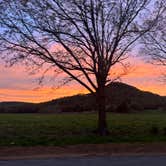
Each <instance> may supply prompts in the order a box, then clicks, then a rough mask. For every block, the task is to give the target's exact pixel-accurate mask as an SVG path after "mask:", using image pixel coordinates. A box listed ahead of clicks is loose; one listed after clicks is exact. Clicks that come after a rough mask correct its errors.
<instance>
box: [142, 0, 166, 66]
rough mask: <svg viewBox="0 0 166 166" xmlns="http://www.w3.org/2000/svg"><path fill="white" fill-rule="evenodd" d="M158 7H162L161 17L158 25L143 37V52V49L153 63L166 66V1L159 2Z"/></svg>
mask: <svg viewBox="0 0 166 166" xmlns="http://www.w3.org/2000/svg"><path fill="white" fill-rule="evenodd" d="M156 8H160V11H161V14H160V17H158V21H157V22H156V26H154V27H153V28H152V29H151V30H150V31H149V32H148V33H146V35H144V36H143V37H142V39H143V40H142V44H143V49H141V52H142V51H143V53H144V55H145V56H146V57H147V56H148V60H149V61H150V62H152V63H153V64H157V65H164V66H166V1H165V0H163V1H162V2H161V3H157V4H156Z"/></svg>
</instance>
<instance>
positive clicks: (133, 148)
mask: <svg viewBox="0 0 166 166" xmlns="http://www.w3.org/2000/svg"><path fill="white" fill-rule="evenodd" d="M133 155H134V156H144V155H166V143H120V144H117V143H110V144H82V145H70V146H64V147H54V146H47V147H46V146H35V147H0V160H12V159H14V160H15V159H39V158H61V157H85V156H133Z"/></svg>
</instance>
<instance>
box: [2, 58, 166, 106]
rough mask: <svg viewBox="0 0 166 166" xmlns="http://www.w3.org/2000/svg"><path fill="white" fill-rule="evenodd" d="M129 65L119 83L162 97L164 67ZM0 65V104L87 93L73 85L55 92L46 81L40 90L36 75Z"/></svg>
mask: <svg viewBox="0 0 166 166" xmlns="http://www.w3.org/2000/svg"><path fill="white" fill-rule="evenodd" d="M130 62H131V66H132V71H131V72H129V73H128V74H127V75H126V76H124V77H123V78H122V82H124V83H127V84H130V85H133V86H135V87H137V88H139V89H141V90H145V91H151V92H153V93H158V94H160V95H163V96H166V85H165V84H164V83H163V82H162V81H161V78H160V77H161V75H162V73H163V72H164V68H162V67H159V66H154V65H152V64H148V63H145V62H144V61H143V60H140V59H138V58H133V59H131V60H130ZM0 64H1V65H0V101H25V102H35V103H36V102H42V101H48V100H51V99H55V98H59V97H64V96H70V95H74V94H78V93H79V94H80V93H87V91H86V90H85V89H83V88H82V87H81V86H79V85H78V84H77V83H75V82H73V83H71V84H70V85H65V86H64V87H61V88H58V89H56V88H52V86H53V82H50V83H49V82H48V83H46V84H45V85H43V86H41V87H40V86H39V85H38V83H37V81H36V80H37V78H38V77H39V76H40V73H38V74H37V75H29V74H28V73H27V72H26V69H25V67H24V66H21V65H17V66H14V67H12V68H6V67H5V65H4V64H3V63H2V62H1V63H0ZM57 79H58V78H57ZM55 87H56V86H55Z"/></svg>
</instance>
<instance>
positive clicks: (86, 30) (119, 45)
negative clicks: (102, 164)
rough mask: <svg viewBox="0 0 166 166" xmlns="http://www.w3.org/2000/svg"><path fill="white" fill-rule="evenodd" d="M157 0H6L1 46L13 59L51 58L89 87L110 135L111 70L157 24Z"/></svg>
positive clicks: (40, 61) (0, 18) (0, 17)
mask: <svg viewBox="0 0 166 166" xmlns="http://www.w3.org/2000/svg"><path fill="white" fill-rule="evenodd" d="M151 2H152V0H27V1H18V0H2V1H1V2H0V8H1V11H0V25H1V30H0V41H1V51H3V55H4V56H5V58H7V60H9V62H10V63H11V64H15V63H17V62H20V63H25V64H26V65H27V64H28V65H31V66H34V65H36V66H38V67H39V68H40V67H42V66H44V65H45V64H46V65H47V66H48V67H50V68H53V69H54V70H55V72H59V71H62V72H64V73H66V74H67V75H68V76H69V79H68V81H71V80H75V81H77V82H78V83H79V84H81V85H82V86H83V87H85V88H86V89H88V90H89V91H90V92H91V93H92V94H94V96H95V97H96V99H97V104H98V113H99V116H98V117H99V118H98V132H99V134H100V135H106V134H107V132H108V130H107V123H106V111H105V86H106V85H107V84H109V83H110V82H112V81H113V80H114V79H113V78H112V77H111V76H112V75H111V74H110V73H111V72H110V71H112V67H113V66H114V65H116V64H118V63H120V64H123V60H125V59H126V58H127V54H128V52H129V51H130V50H131V48H132V46H133V44H134V43H135V42H136V41H137V40H138V39H140V38H141V37H142V36H143V35H145V34H146V33H147V32H148V31H150V30H151V29H152V27H153V26H154V25H155V23H156V21H157V18H158V15H159V14H160V11H158V12H153V9H154V8H153V6H152V5H150V3H151ZM154 10H155V9H154ZM156 10H157V9H156ZM152 13H153V15H151V14H152ZM141 14H142V18H141V19H140V17H139V16H140V15H141ZM143 15H146V16H144V17H143ZM145 20H150V21H149V22H148V23H146V22H145ZM5 53H6V54H5Z"/></svg>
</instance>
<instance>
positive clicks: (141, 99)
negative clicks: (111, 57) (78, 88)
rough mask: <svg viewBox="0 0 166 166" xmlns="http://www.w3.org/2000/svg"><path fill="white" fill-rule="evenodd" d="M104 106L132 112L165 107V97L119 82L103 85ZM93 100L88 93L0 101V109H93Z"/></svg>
mask: <svg viewBox="0 0 166 166" xmlns="http://www.w3.org/2000/svg"><path fill="white" fill-rule="evenodd" d="M106 97H107V101H106V108H107V111H111V112H132V111H143V110H146V109H153V110H157V109H162V110H164V109H166V97H165V96H160V95H158V94H154V93H151V92H146V91H141V90H139V89H137V88H136V87H133V86H131V85H127V84H124V83H120V82H115V83H111V84H110V85H108V86H107V87H106ZM95 105H96V102H95V99H94V97H93V96H92V94H86V95H74V96H70V97H63V98H59V99H55V100H52V101H48V102H43V103H39V104H33V103H23V102H2V103H0V112H12V113H20V112H21V113H37V112H39V113H55V112H83V111H95V110H96V109H95V108H96V107H95Z"/></svg>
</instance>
